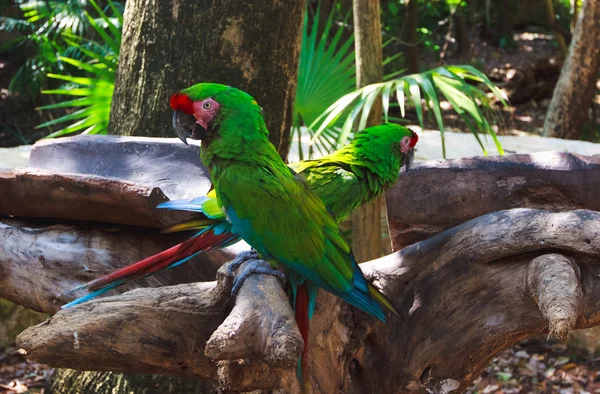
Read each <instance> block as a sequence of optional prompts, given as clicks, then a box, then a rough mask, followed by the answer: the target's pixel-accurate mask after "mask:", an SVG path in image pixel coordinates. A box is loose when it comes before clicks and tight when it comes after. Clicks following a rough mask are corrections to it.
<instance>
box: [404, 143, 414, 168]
mask: <svg viewBox="0 0 600 394" xmlns="http://www.w3.org/2000/svg"><path fill="white" fill-rule="evenodd" d="M414 159H415V148H410V149H409V150H408V152H407V153H405V154H404V155H403V156H402V167H404V172H408V170H409V169H410V166H411V165H412V163H413V160H414Z"/></svg>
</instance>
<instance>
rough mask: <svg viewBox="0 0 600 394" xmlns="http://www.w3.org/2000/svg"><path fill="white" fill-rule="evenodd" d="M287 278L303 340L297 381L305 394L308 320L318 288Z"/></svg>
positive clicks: (307, 282) (312, 311)
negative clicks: (292, 292) (291, 290)
mask: <svg viewBox="0 0 600 394" xmlns="http://www.w3.org/2000/svg"><path fill="white" fill-rule="evenodd" d="M289 277H290V283H291V284H292V289H293V291H294V294H293V296H294V304H293V305H294V312H295V317H296V324H297V325H298V330H300V335H302V339H303V340H304V348H303V349H302V354H301V355H300V358H299V359H298V379H299V380H300V385H301V388H302V392H303V393H305V392H307V388H308V381H307V380H306V379H305V376H304V373H305V372H306V371H307V367H308V362H307V355H308V333H309V331H310V330H309V328H310V320H311V319H312V316H313V313H314V311H315V305H316V300H317V292H318V290H319V286H317V285H316V284H314V283H313V282H311V281H309V280H304V279H302V278H299V277H296V276H295V275H294V274H292V273H290V275H289ZM298 283H301V284H298Z"/></svg>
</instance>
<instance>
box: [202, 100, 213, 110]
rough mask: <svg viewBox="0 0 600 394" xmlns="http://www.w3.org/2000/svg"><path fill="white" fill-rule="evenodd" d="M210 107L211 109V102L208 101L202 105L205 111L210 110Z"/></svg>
mask: <svg viewBox="0 0 600 394" xmlns="http://www.w3.org/2000/svg"><path fill="white" fill-rule="evenodd" d="M210 107H211V104H210V101H206V102H205V103H203V104H202V108H204V109H210Z"/></svg>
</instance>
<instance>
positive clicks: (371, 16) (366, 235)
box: [352, 0, 387, 262]
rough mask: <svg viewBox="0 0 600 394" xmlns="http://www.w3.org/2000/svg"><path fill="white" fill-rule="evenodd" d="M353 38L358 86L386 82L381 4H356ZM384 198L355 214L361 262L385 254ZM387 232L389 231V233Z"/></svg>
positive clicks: (377, 113) (372, 119)
mask: <svg viewBox="0 0 600 394" xmlns="http://www.w3.org/2000/svg"><path fill="white" fill-rule="evenodd" d="M353 12H354V34H355V40H354V42H355V46H356V85H357V87H359V88H360V87H363V86H365V85H369V84H372V83H377V82H381V80H382V79H383V65H382V61H383V54H382V52H383V51H382V38H381V13H380V10H379V2H378V1H373V0H354V3H353ZM381 110H382V108H381V99H378V100H377V101H376V102H375V104H374V105H373V107H372V110H371V114H370V115H369V120H368V122H367V126H373V125H376V124H379V123H380V122H381ZM383 207H385V199H384V197H383V196H381V197H379V198H377V199H376V200H374V201H373V202H371V203H369V204H366V205H363V206H362V207H360V208H357V209H356V210H355V211H354V213H353V214H352V249H353V250H354V256H355V257H356V260H357V261H358V262H362V261H367V260H372V259H375V258H377V257H380V256H381V255H382V254H383V253H382V251H383V250H385V249H384V246H383V242H382V233H383V231H384V228H383V226H382V224H381V212H382V210H383V209H384V208H383ZM386 230H387V229H386Z"/></svg>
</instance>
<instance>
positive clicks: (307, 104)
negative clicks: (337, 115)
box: [292, 4, 356, 157]
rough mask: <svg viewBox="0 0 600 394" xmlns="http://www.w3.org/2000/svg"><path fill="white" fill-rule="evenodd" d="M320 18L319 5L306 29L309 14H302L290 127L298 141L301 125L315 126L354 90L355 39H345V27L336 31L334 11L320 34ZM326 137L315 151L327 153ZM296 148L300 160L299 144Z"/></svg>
mask: <svg viewBox="0 0 600 394" xmlns="http://www.w3.org/2000/svg"><path fill="white" fill-rule="evenodd" d="M334 8H335V7H334ZM320 15H321V6H320V4H319V5H318V7H317V11H316V14H315V16H314V18H312V26H311V27H310V29H309V25H310V23H311V19H309V12H305V13H304V26H303V30H302V44H301V48H300V59H299V63H298V84H297V88H296V97H295V101H294V115H293V127H292V138H296V139H298V141H300V140H301V139H302V135H301V133H302V130H305V129H303V128H301V126H302V125H303V124H310V123H312V122H314V120H315V119H316V118H317V117H318V116H319V115H320V114H321V113H323V111H324V110H325V109H327V108H328V107H329V106H330V105H331V104H332V103H334V102H335V101H336V100H337V99H338V98H340V97H341V96H343V95H345V94H347V93H350V92H351V91H352V90H353V89H354V86H355V74H356V71H355V70H356V68H355V65H354V45H353V44H354V36H353V35H350V36H349V37H347V38H345V37H344V32H345V29H344V26H339V27H338V28H337V30H336V29H335V25H334V20H333V16H334V12H333V11H332V12H331V13H330V15H329V17H328V18H327V22H326V23H325V26H324V27H323V31H322V33H321V34H319V28H320V27H319V18H320ZM327 135H328V133H326V134H325V135H324V137H323V139H321V140H320V141H319V143H318V145H319V146H317V149H318V150H320V151H321V150H324V149H325V150H329V149H330V146H329V142H330V141H329V140H327V139H326V136H327ZM332 141H333V140H332ZM298 148H299V152H298V153H299V155H300V156H301V157H302V156H303V152H302V149H301V145H300V144H299V146H298Z"/></svg>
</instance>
